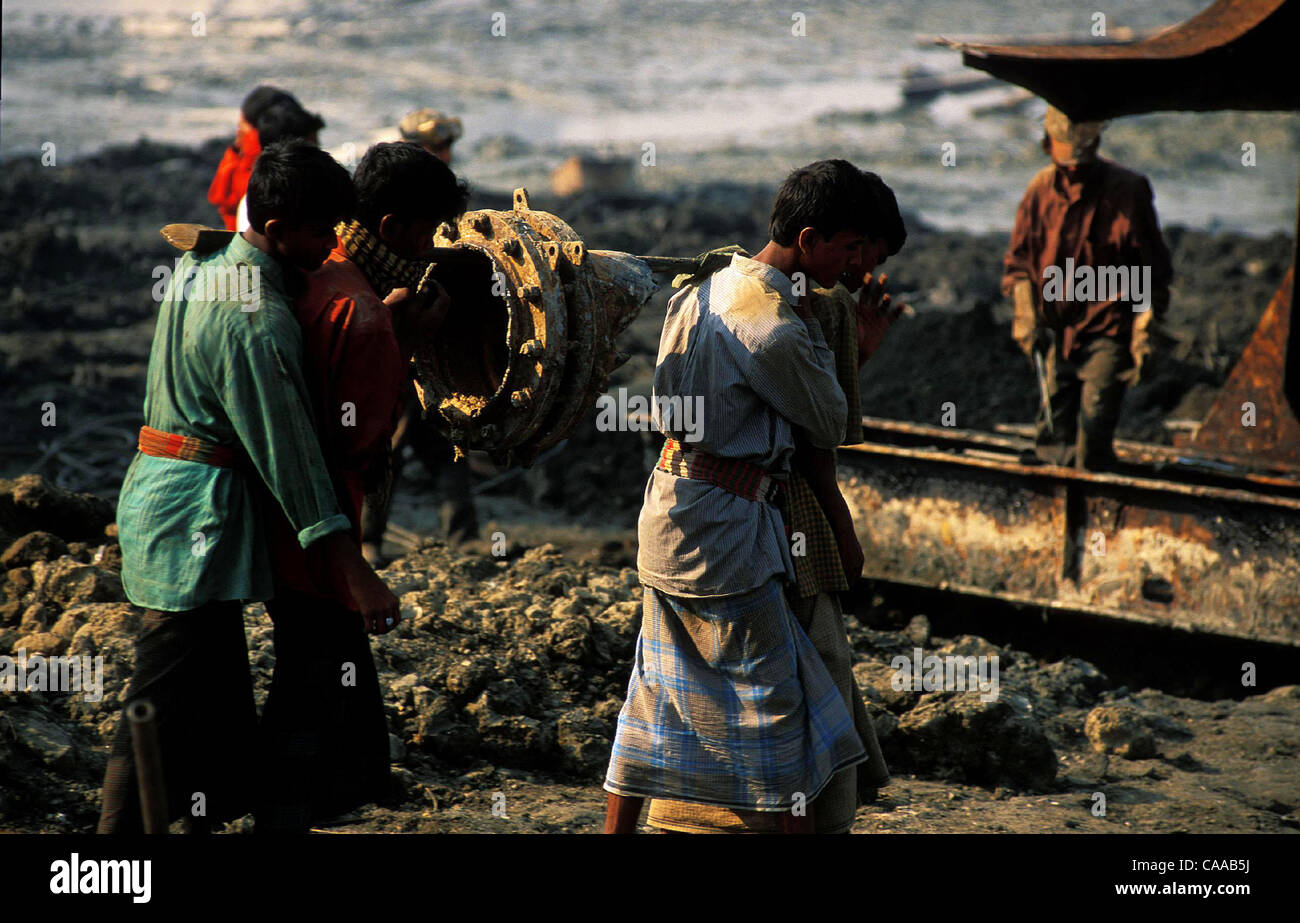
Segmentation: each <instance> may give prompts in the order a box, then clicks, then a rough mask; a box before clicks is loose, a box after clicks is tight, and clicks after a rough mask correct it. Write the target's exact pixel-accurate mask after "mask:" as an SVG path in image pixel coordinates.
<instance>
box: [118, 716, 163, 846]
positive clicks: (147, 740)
mask: <svg viewBox="0 0 1300 923" xmlns="http://www.w3.org/2000/svg"><path fill="white" fill-rule="evenodd" d="M126 718H127V721H129V722H130V723H131V747H132V749H133V750H134V751H135V773H136V779H137V781H138V782H139V785H140V813H141V815H142V820H143V822H144V832H145V833H166V832H167V827H168V822H167V789H166V787H165V786H164V785H163V770H162V749H161V747H159V745H158V724H157V721H156V719H157V709H155V708H154V705H153V702H151V701H149V700H148V699H136V700H135V701H134V702H132V703H130V704H129V705H127V707H126Z"/></svg>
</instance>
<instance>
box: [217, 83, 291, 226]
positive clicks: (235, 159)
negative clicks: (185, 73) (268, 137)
mask: <svg viewBox="0 0 1300 923" xmlns="http://www.w3.org/2000/svg"><path fill="white" fill-rule="evenodd" d="M285 98H289V99H292V97H291V96H289V94H288V93H286V92H285V91H284V90H281V89H279V88H278V87H273V86H268V85H266V84H262V85H261V86H259V87H255V88H254V89H253V91H252V92H251V93H249V94H248V95H247V96H245V97H244V101H243V102H242V103H241V104H240V106H239V127H238V128H237V129H236V130H235V140H234V141H232V142H231V144H230V147H228V148H226V153H225V155H224V156H223V157H222V158H221V163H220V164H218V165H217V172H216V175H215V176H213V177H212V183H211V185H209V186H208V201H209V202H211V203H212V204H213V205H215V206H216V207H217V212H218V213H219V214H220V215H221V220H222V222H223V223H224V224H225V226H226V230H227V231H233V230H235V213H236V212H237V211H238V209H239V203H240V201H241V200H242V199H243V198H244V192H245V191H246V190H247V189H248V178H249V177H250V176H251V175H252V174H253V163H254V161H256V160H257V155H258V154H260V153H262V148H263V147H265V146H266V145H267V144H269V143H270V142H268V141H263V140H262V138H261V136H260V135H259V134H258V131H257V120H258V119H259V118H261V116H262V113H263V112H265V111H266V109H267V108H268V107H270V106H271V105H273V104H274V103H276V102H279V101H281V100H283V99H285Z"/></svg>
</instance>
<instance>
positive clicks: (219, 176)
mask: <svg viewBox="0 0 1300 923" xmlns="http://www.w3.org/2000/svg"><path fill="white" fill-rule="evenodd" d="M260 153H262V144H261V141H260V140H259V139H258V137H257V129H256V128H248V129H244V130H243V131H241V132H240V133H239V134H238V135H236V136H235V141H234V143H233V144H231V145H230V147H228V148H226V153H225V155H224V156H223V157H222V158H221V163H219V164H217V172H216V175H215V176H213V177H212V183H211V185H209V186H208V201H209V202H211V203H212V204H213V205H215V206H217V211H218V212H220V213H221V220H222V221H224V222H225V223H226V230H227V231H233V230H235V214H236V212H238V211H239V200H240V199H242V198H243V197H244V193H245V192H246V191H247V189H248V178H249V177H250V176H252V174H253V164H254V162H256V160H257V155H258V154H260Z"/></svg>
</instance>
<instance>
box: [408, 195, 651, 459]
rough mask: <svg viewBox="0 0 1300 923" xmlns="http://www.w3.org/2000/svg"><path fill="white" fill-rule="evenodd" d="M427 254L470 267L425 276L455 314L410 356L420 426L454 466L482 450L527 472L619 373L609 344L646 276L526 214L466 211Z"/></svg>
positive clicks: (559, 225)
mask: <svg viewBox="0 0 1300 923" xmlns="http://www.w3.org/2000/svg"><path fill="white" fill-rule="evenodd" d="M434 242H435V243H436V244H438V245H439V246H440V247H445V248H455V249H456V250H459V251H465V252H466V253H467V254H471V253H472V254H476V255H477V256H476V258H459V259H455V260H443V261H441V262H439V264H438V268H437V270H436V271H435V272H436V277H437V279H438V281H439V282H441V283H442V284H443V286H444V287H445V288H446V289H447V292H448V295H449V296H450V297H451V300H452V303H453V304H454V305H456V306H457V308H456V310H455V311H453V312H452V313H451V314H450V315H449V316H448V318H447V320H446V321H445V322H444V324H443V326H442V329H441V330H440V331H439V335H438V336H437V337H436V338H435V339H434V340H433V341H432V342H430V343H428V344H426V345H425V346H424V347H423V348H422V349H420V350H418V351H417V352H416V355H415V379H416V390H417V393H418V394H419V398H420V402H421V404H423V406H424V408H425V414H426V417H428V418H430V419H432V420H433V422H434V423H435V424H437V425H438V427H439V429H441V430H442V431H443V432H444V433H445V434H446V435H447V437H448V438H449V439H450V441H451V442H452V444H453V445H455V446H456V449H457V453H458V456H459V454H461V453H464V452H465V451H468V450H470V449H481V450H484V451H486V452H488V453H489V454H491V455H492V457H493V458H494V460H496V461H498V462H499V463H504V464H522V465H528V464H531V463H532V461H533V460H534V459H535V458H536V457H537V456H538V454H540V453H541V452H542V451H544V450H545V449H547V448H548V447H550V446H553V445H555V444H556V443H558V442H559V441H560V440H562V439H564V438H566V437H567V436H568V435H569V434H570V433H572V432H573V430H574V428H575V427H576V426H577V425H578V422H579V421H580V420H581V419H582V417H583V415H584V414H585V413H586V412H587V411H588V410H590V409H591V407H592V406H593V404H594V403H595V399H596V397H597V395H599V394H600V393H601V392H602V391H603V390H604V389H605V388H606V387H607V386H608V383H609V375H610V373H611V372H612V371H613V370H614V369H615V368H617V367H618V366H619V365H620V364H622V362H624V361H626V359H627V357H626V356H625V355H619V354H618V353H617V351H616V348H615V345H614V338H615V337H616V336H617V335H618V334H619V333H621V332H622V331H623V330H624V329H625V328H626V327H627V325H628V324H629V323H631V322H632V319H633V318H635V317H636V315H637V313H638V312H640V310H641V308H642V307H644V306H645V304H646V302H647V301H649V299H650V296H651V295H653V294H654V292H655V290H656V285H655V282H654V278H653V275H652V272H651V270H650V268H649V267H648V266H647V265H646V264H645V263H644V262H643V261H641V260H639V259H637V258H636V257H634V256H632V255H631V254H627V253H620V252H615V251H606V250H588V249H587V246H586V244H585V243H583V241H582V240H581V239H580V238H579V237H578V235H577V234H575V233H574V231H573V229H572V228H570V227H569V226H568V225H567V224H565V223H564V221H562V220H561V219H559V218H557V217H556V216H555V215H552V214H550V213H549V212H542V211H533V210H532V209H531V208H530V207H529V205H528V193H527V191H526V190H524V189H516V190H515V193H514V207H513V209H512V210H510V211H491V210H484V211H474V212H468V213H466V214H465V215H463V216H462V217H461V218H460V220H459V221H458V222H457V223H456V224H454V225H452V224H444V225H442V227H441V228H439V229H438V233H437V234H436V235H435V240H434Z"/></svg>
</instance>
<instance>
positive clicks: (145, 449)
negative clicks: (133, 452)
mask: <svg viewBox="0 0 1300 923" xmlns="http://www.w3.org/2000/svg"><path fill="white" fill-rule="evenodd" d="M137 448H139V449H140V451H141V452H142V453H144V454H145V455H152V456H153V457H155V458H179V459H181V460H182V461H194V462H202V463H203V464H205V465H215V466H217V467H218V468H237V467H239V457H238V456H237V455H236V454H235V450H234V449H232V448H230V447H229V446H224V445H218V444H217V443H215V442H208V441H207V440H204V439H199V438H198V437H197V436H178V435H177V434H176V433H165V432H163V431H162V430H160V429H154V428H153V427H152V426H142V427H140V441H139V443H138V444H137Z"/></svg>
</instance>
